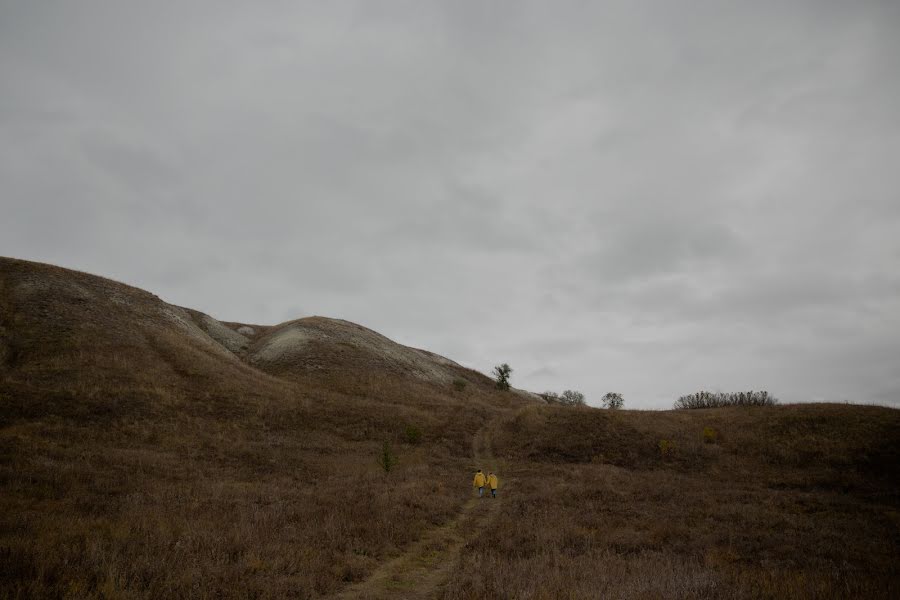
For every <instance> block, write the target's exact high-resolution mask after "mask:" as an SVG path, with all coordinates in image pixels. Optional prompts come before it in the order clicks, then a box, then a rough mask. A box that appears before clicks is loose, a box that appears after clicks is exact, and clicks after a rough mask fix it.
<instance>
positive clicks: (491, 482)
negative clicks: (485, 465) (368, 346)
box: [488, 475, 497, 490]
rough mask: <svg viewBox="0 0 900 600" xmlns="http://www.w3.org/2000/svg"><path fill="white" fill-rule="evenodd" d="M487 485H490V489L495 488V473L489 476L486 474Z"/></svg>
mask: <svg viewBox="0 0 900 600" xmlns="http://www.w3.org/2000/svg"><path fill="white" fill-rule="evenodd" d="M488 485H489V486H491V489H492V490H496V489H497V476H496V475H489V476H488Z"/></svg>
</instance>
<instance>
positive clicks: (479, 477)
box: [472, 469, 485, 498]
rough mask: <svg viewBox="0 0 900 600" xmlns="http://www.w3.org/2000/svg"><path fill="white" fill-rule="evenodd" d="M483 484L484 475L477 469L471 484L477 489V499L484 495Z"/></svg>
mask: <svg viewBox="0 0 900 600" xmlns="http://www.w3.org/2000/svg"><path fill="white" fill-rule="evenodd" d="M484 482H485V481H484V473H482V472H481V469H478V472H477V473H475V480H474V481H473V482H472V487H477V488H478V497H479V498H481V497H482V496H483V495H484Z"/></svg>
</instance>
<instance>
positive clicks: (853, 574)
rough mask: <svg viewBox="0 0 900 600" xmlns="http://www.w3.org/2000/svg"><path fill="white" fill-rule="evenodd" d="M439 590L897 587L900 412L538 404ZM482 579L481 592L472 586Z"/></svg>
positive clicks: (619, 594)
mask: <svg viewBox="0 0 900 600" xmlns="http://www.w3.org/2000/svg"><path fill="white" fill-rule="evenodd" d="M494 439H495V441H494V445H495V448H504V449H505V450H504V454H505V458H506V459H507V461H508V463H509V464H510V465H512V467H511V469H510V471H511V472H510V473H508V476H511V477H515V478H516V480H517V487H516V489H515V491H514V492H513V491H509V492H508V493H507V494H506V495H507V498H506V500H505V503H504V505H503V506H502V513H501V515H500V516H499V517H498V519H497V521H496V522H495V524H494V526H493V527H492V528H491V531H490V534H489V535H485V536H480V537H478V538H476V539H474V540H472V542H470V544H469V546H468V548H466V549H465V550H464V552H463V558H462V560H461V562H460V564H459V566H458V569H457V570H456V572H455V573H454V574H453V575H451V577H450V583H449V585H448V587H447V588H446V589H445V590H444V595H443V597H444V598H476V597H482V594H484V595H487V596H496V595H499V596H504V597H511V598H607V597H609V598H710V599H713V598H896V597H898V593H900V577H898V571H897V564H898V563H897V558H898V556H900V412H898V411H896V410H892V409H887V408H880V407H865V406H849V405H845V406H842V405H795V406H776V407H765V408H723V409H710V410H696V411H670V412H639V411H620V412H616V411H602V410H594V409H574V408H562V407H556V406H543V407H539V406H534V407H530V408H528V409H526V410H524V411H522V412H521V414H519V415H518V416H517V417H516V418H515V419H513V420H510V421H509V422H507V423H506V424H505V425H504V426H503V427H500V428H498V429H497V430H496V431H495V432H494ZM472 590H477V593H472Z"/></svg>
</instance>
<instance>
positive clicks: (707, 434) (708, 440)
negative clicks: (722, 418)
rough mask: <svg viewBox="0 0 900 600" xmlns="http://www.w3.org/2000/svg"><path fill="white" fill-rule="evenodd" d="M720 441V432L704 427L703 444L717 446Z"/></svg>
mask: <svg viewBox="0 0 900 600" xmlns="http://www.w3.org/2000/svg"><path fill="white" fill-rule="evenodd" d="M717 441H719V431H718V430H717V429H715V428H713V427H704V428H703V443H704V444H715V443H716V442H717Z"/></svg>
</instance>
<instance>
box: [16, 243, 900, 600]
mask: <svg viewBox="0 0 900 600" xmlns="http://www.w3.org/2000/svg"><path fill="white" fill-rule="evenodd" d="M386 443H387V450H388V453H389V455H390V456H393V457H396V459H397V461H398V462H397V464H396V466H395V467H393V468H392V469H391V470H390V472H385V470H384V469H383V468H382V466H380V465H379V458H380V457H381V456H382V454H383V452H384V451H385V444H386ZM0 457H2V458H0V481H2V484H0V485H2V487H0V490H2V492H0V563H2V565H3V569H2V576H0V577H2V580H0V596H3V597H16V598H30V597H34V598H45V597H96V598H101V597H102V598H117V597H121V598H159V597H200V598H204V597H217V598H219V597H234V598H247V597H258V598H282V597H297V598H320V597H344V598H413V597H422V598H425V597H441V598H477V597H482V596H494V597H512V598H557V597H571V598H595V597H617V598H657V597H659V598H662V597H665V598H763V597H798V598H813V597H815V598H830V597H873V598H878V597H884V598H888V597H897V596H898V595H900V594H898V592H900V588H898V585H900V584H898V582H900V577H898V573H897V570H896V566H895V565H896V557H897V556H898V555H900V552H898V551H900V483H898V482H900V472H898V464H900V412H898V411H895V410H890V409H886V408H879V407H863V406H850V405H840V406H836V405H804V406H780V407H766V408H756V409H754V408H728V409H713V410H698V411H666V412H641V411H603V410H597V409H591V408H570V407H561V406H550V405H543V404H541V403H538V402H536V401H535V400H534V398H533V396H531V395H528V394H527V393H521V392H520V393H504V392H500V391H497V390H496V389H494V387H493V385H492V382H491V380H490V379H489V378H487V377H486V376H484V375H483V374H480V373H477V372H475V371H471V370H468V369H465V368H463V367H461V366H460V365H458V364H456V363H454V362H453V361H451V360H449V359H446V358H444V357H440V356H437V355H434V354H431V353H429V352H427V351H424V350H418V349H415V348H409V347H405V346H402V345H400V344H396V343H394V342H392V341H391V340H389V339H387V338H385V337H384V336H381V335H380V334H378V333H376V332H374V331H371V330H368V329H366V328H364V327H361V326H359V325H356V324H353V323H349V322H346V321H340V320H335V319H326V318H323V317H310V318H304V319H299V320H296V321H291V322H288V323H284V324H280V325H276V326H260V325H254V324H245V323H231V322H228V323H226V322H220V321H217V320H215V319H214V318H212V317H210V316H209V315H206V314H204V313H202V312H199V311H196V310H193V309H187V308H181V307H177V306H173V305H170V304H167V303H165V302H163V301H162V300H160V299H159V298H157V297H156V296H154V295H153V294H151V293H148V292H145V291H143V290H139V289H136V288H133V287H130V286H126V285H124V284H120V283H117V282H113V281H110V280H107V279H103V278H100V277H96V276H92V275H87V274H84V273H78V272H74V271H69V270H66V269H61V268H58V267H53V266H50V265H42V264H37V263H31V262H27V261H20V260H15V259H5V258H4V259H0ZM476 467H481V468H484V469H492V470H495V471H497V472H498V473H499V474H500V476H501V489H500V498H499V499H498V500H483V501H478V500H477V499H473V498H472V497H471V489H470V482H471V473H472V472H473V471H474V469H475V468H476Z"/></svg>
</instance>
